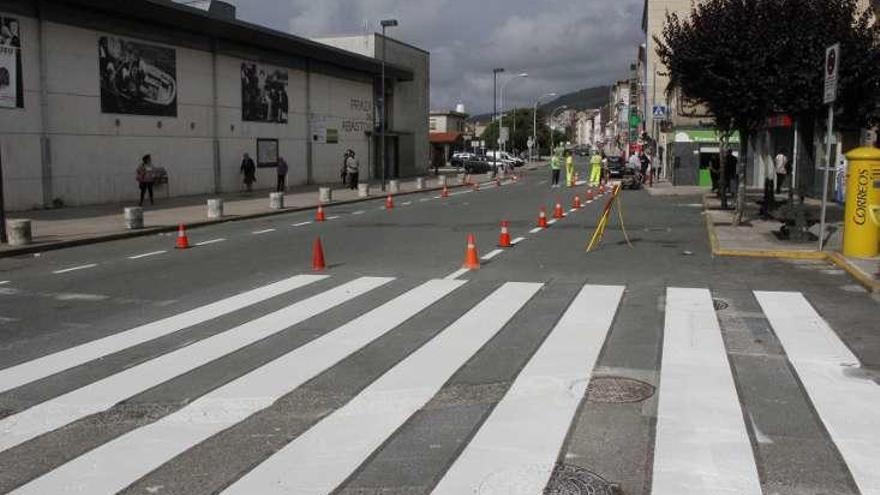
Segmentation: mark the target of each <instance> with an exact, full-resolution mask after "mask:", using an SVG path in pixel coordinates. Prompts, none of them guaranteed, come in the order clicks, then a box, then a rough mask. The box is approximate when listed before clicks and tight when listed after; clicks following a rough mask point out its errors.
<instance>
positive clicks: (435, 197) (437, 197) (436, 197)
mask: <svg viewBox="0 0 880 495" xmlns="http://www.w3.org/2000/svg"><path fill="white" fill-rule="evenodd" d="M442 198H443V196H434V199H442Z"/></svg>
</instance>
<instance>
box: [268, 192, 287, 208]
mask: <svg viewBox="0 0 880 495" xmlns="http://www.w3.org/2000/svg"><path fill="white" fill-rule="evenodd" d="M269 208H272V209H273V210H281V209H283V208H284V193H280V192H273V193H269Z"/></svg>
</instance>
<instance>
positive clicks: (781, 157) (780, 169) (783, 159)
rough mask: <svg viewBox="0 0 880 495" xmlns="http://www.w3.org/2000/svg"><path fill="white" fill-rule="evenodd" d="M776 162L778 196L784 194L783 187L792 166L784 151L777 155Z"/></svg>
mask: <svg viewBox="0 0 880 495" xmlns="http://www.w3.org/2000/svg"><path fill="white" fill-rule="evenodd" d="M774 162H775V165H776V193H777V194H778V193H781V192H782V186H783V184H784V183H785V179H786V178H787V177H788V173H789V171H790V165H789V163H788V157H787V156H785V152H784V151H783V150H779V153H777V154H776V158H774ZM789 187H791V186H789Z"/></svg>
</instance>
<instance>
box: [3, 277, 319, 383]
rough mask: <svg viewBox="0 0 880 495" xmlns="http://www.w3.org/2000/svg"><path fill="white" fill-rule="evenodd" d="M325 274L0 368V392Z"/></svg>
mask: <svg viewBox="0 0 880 495" xmlns="http://www.w3.org/2000/svg"><path fill="white" fill-rule="evenodd" d="M326 278H327V276H326V275H297V276H294V277H290V278H287V279H284V280H281V281H279V282H275V283H272V284H269V285H264V286H263V287H259V288H256V289H252V290H249V291H247V292H242V293H240V294H236V295H234V296H231V297H227V298H225V299H221V300H219V301H216V302H213V303H210V304H206V305H205V306H200V307H197V308H195V309H191V310H189V311H186V312H183V313H178V314H176V315H174V316H169V317H168V318H164V319H161V320H158V321H154V322H152V323H147V324H146V325H141V326H139V327H135V328H132V329H130V330H125V331H122V332H118V333H114V334H113V335H110V336H108V337H104V338H102V339H98V340H93V341H91V342H87V343H85V344H81V345H78V346H75V347H71V348H69V349H65V350H63V351H59V352H56V353H54V354H49V355H48V356H44V357H41V358H37V359H34V360H33V361H28V362H26V363H22V364H19V365H18V366H13V367H11V368H6V369H3V370H0V393H2V392H5V391H7V390H11V389H13V388H16V387H20V386H22V385H25V384H27V383H30V382H33V381H36V380H40V379H42V378H46V377H47V376H50V375H53V374H55V373H59V372H61V371H64V370H67V369H70V368H73V367H74V366H79V365H81V364H83V363H87V362H89V361H92V360H94V359H98V358H100V357H103V356H108V355H110V354H113V353H115V352H119V351H121V350H123V349H127V348H129V347H134V346H136V345H138V344H142V343H144V342H148V341H150V340H154V339H157V338H159V337H162V336H164V335H168V334H171V333H174V332H177V331H179V330H182V329H184V328H187V327H191V326H193V325H198V324H199V323H202V322H205V321H208V320H213V319H215V318H219V317H221V316H223V315H226V314H229V313H232V312H233V311H238V310H239V309H242V308H245V307H247V306H251V305H253V304H256V303H258V302H260V301H264V300H266V299H270V298H272V297H275V296H279V295H281V294H285V293H287V292H290V291H292V290H294V289H299V288H300V287H304V286H306V285H309V284H312V283H315V282H318V281H319V280H324V279H326Z"/></svg>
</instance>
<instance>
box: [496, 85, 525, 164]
mask: <svg viewBox="0 0 880 495" xmlns="http://www.w3.org/2000/svg"><path fill="white" fill-rule="evenodd" d="M520 77H529V74H528V73H526V72H521V73H519V74H517V75H515V76H513V77H512V78H510V79H508V80H507V81H504V83H503V84H502V85H501V121H500V122H499V123H498V137H499V140H500V138H501V129H503V128H504V87H505V86H507V85H508V84H510V83H511V82H512V81H513V80H515V79H518V78H520ZM508 137H509V136H508ZM501 144H502V146H501V150H502V151H506V149H507V141H504V142H503V143H501Z"/></svg>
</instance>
